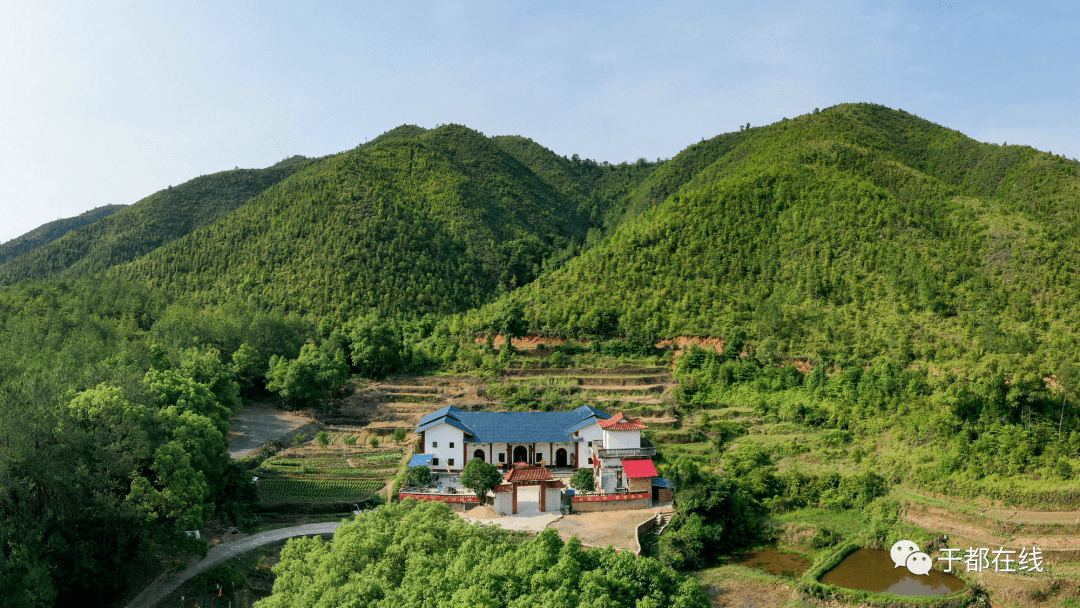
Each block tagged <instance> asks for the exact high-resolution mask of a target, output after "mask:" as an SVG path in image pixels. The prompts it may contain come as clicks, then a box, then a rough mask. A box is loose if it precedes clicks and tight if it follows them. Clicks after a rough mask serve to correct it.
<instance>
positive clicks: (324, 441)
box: [315, 431, 330, 446]
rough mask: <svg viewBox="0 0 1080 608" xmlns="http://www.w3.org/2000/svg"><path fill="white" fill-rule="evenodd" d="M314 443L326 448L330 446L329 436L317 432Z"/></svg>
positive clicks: (324, 432) (322, 432) (325, 433)
mask: <svg viewBox="0 0 1080 608" xmlns="http://www.w3.org/2000/svg"><path fill="white" fill-rule="evenodd" d="M315 443H317V444H319V445H321V446H326V445H329V444H330V435H329V434H327V432H326V431H319V432H318V433H316V435H315Z"/></svg>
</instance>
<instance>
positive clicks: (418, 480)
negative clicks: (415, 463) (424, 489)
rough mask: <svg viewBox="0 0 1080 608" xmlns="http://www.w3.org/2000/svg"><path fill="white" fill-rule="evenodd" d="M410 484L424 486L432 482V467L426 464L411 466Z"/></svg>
mask: <svg viewBox="0 0 1080 608" xmlns="http://www.w3.org/2000/svg"><path fill="white" fill-rule="evenodd" d="M408 480H409V485H411V486H422V485H424V484H426V483H429V482H431V469H429V468H427V467H425V466H419V467H409V473H408Z"/></svg>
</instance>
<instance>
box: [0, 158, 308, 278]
mask: <svg viewBox="0 0 1080 608" xmlns="http://www.w3.org/2000/svg"><path fill="white" fill-rule="evenodd" d="M305 162H306V159H304V158H303V157H302V156H294V157H292V158H289V159H286V160H283V161H281V162H280V163H278V164H276V165H273V166H271V167H267V168H266V169H236V170H233V171H222V172H220V173H214V174H212V175H204V176H201V177H197V178H195V179H193V180H191V181H188V182H185V183H183V184H180V185H178V186H169V188H167V189H165V190H162V191H160V192H157V193H155V194H152V195H150V196H148V197H146V198H144V199H142V200H140V201H138V202H137V203H135V204H133V205H130V206H128V207H125V208H123V209H121V210H119V211H117V212H116V213H113V214H112V215H109V216H108V217H105V218H104V219H102V220H100V221H98V222H95V223H92V224H89V225H84V226H82V227H81V228H77V229H75V230H71V231H70V232H68V233H67V234H65V235H64V236H62V237H60V238H57V239H55V240H53V241H52V242H49V243H48V244H43V245H41V246H38V247H36V248H34V249H33V250H30V251H28V252H26V253H23V254H22V255H20V256H18V257H15V258H12V259H8V261H7V262H5V263H3V264H0V285H10V284H12V283H15V282H18V281H20V280H22V279H27V278H45V277H53V276H81V275H85V274H88V273H94V272H100V271H102V270H105V269H107V268H111V267H113V266H116V265H118V264H123V263H125V262H129V261H131V260H133V259H135V258H137V257H139V256H141V255H143V254H145V253H147V252H149V251H152V250H153V249H156V248H158V247H160V246H162V245H164V244H166V243H169V242H171V241H173V240H175V239H177V238H179V237H181V236H183V235H185V234H188V233H189V232H191V231H192V230H195V229H197V228H200V227H202V226H207V225H209V224H212V223H213V222H215V221H217V220H218V219H220V218H222V217H224V216H226V215H228V214H229V213H231V212H232V211H234V210H236V209H237V208H239V207H240V206H242V205H243V204H244V203H245V202H247V201H248V200H249V199H250V198H251V197H253V196H255V195H257V194H259V193H260V192H262V191H264V190H266V189H267V188H269V187H270V186H272V185H274V184H276V183H277V182H279V181H281V180H282V179H284V178H286V177H288V176H289V175H292V174H293V173H294V172H296V171H297V170H298V169H299V168H300V167H302V166H304V164H305Z"/></svg>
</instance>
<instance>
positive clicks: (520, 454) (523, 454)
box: [514, 445, 529, 462]
mask: <svg viewBox="0 0 1080 608" xmlns="http://www.w3.org/2000/svg"><path fill="white" fill-rule="evenodd" d="M514 462H529V450H527V449H525V446H523V445H519V446H517V447H516V448H514Z"/></svg>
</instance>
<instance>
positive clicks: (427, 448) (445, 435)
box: [424, 423, 472, 471]
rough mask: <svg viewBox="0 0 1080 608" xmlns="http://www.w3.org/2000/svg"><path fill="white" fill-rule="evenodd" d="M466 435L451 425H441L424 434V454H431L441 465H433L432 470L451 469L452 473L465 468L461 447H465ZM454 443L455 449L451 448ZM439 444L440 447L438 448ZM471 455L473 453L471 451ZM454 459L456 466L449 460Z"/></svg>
mask: <svg viewBox="0 0 1080 608" xmlns="http://www.w3.org/2000/svg"><path fill="white" fill-rule="evenodd" d="M464 440H465V433H464V432H462V430H461V429H459V428H456V427H452V426H450V425H449V424H445V423H444V424H439V425H436V426H434V427H432V428H430V429H428V430H427V431H425V432H424V453H425V454H431V455H432V456H434V457H436V458H438V459H439V464H434V463H432V465H431V468H432V469H435V470H445V469H450V470H451V471H459V470H461V469H463V468H465V463H464V462H462V458H461V454H462V450H461V446H462V445H464ZM451 443H453V444H454V447H450V444H451ZM436 444H438V447H436ZM469 454H470V455H471V454H472V452H471V451H470V452H469ZM451 458H453V459H454V465H453V466H450V464H449V460H450V459H451Z"/></svg>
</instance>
